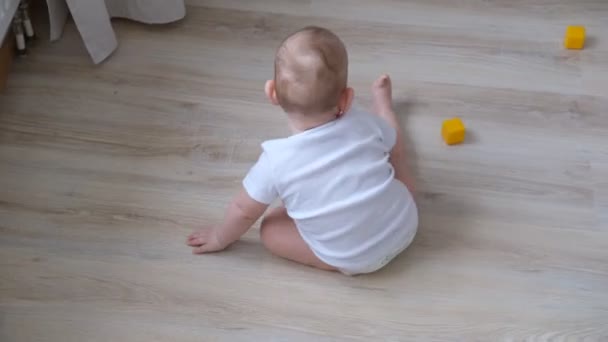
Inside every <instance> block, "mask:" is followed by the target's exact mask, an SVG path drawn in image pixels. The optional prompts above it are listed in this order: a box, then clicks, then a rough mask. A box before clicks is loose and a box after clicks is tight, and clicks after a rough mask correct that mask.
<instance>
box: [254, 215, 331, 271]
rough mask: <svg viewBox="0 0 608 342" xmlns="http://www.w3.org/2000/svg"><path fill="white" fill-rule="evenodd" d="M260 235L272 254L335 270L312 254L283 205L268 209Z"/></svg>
mask: <svg viewBox="0 0 608 342" xmlns="http://www.w3.org/2000/svg"><path fill="white" fill-rule="evenodd" d="M260 237H261V238H262V242H263V243H264V246H265V247H266V248H267V249H268V250H269V251H270V252H271V253H272V254H274V255H277V256H280V257H282V258H285V259H289V260H291V261H295V262H298V263H300V264H304V265H308V266H313V267H316V268H320V269H322V270H326V271H336V269H335V268H334V267H332V266H329V265H328V264H326V263H324V262H323V261H321V260H319V258H317V256H316V255H314V253H313V252H312V251H311V250H310V248H309V247H308V245H307V244H306V242H304V240H303V239H302V236H300V233H299V232H298V228H296V224H295V222H294V221H293V219H292V218H291V217H289V215H287V210H285V208H283V207H280V208H274V209H272V210H270V212H269V213H268V214H267V215H266V216H265V217H264V220H263V221H262V226H261V228H260Z"/></svg>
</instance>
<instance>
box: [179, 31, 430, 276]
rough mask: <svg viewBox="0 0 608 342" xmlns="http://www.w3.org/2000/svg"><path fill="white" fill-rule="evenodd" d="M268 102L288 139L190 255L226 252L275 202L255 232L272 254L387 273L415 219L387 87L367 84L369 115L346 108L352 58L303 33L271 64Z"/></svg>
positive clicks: (328, 35) (325, 35)
mask: <svg viewBox="0 0 608 342" xmlns="http://www.w3.org/2000/svg"><path fill="white" fill-rule="evenodd" d="M274 69H275V75H274V80H269V81H267V82H266V86H265V92H266V96H267V97H268V99H269V100H270V102H271V103H272V104H274V105H278V106H280V107H281V108H282V109H283V111H284V112H285V113H286V115H287V119H288V122H289V126H290V129H291V131H292V133H293V134H292V135H291V136H290V137H288V138H284V139H276V140H270V141H266V142H264V143H263V144H262V148H263V152H262V154H261V156H260V158H259V160H258V161H257V163H256V164H255V165H254V166H253V167H252V168H251V170H250V171H249V173H248V174H247V176H246V177H245V179H244V180H243V189H242V190H241V191H240V192H239V194H238V195H236V197H235V198H234V200H233V201H232V203H231V204H230V205H229V207H228V209H227V210H226V214H225V217H224V221H223V223H222V224H220V225H217V226H210V227H205V228H204V229H202V230H199V231H196V232H194V233H192V234H191V235H190V236H189V237H188V245H189V246H191V247H193V253H195V254H203V253H209V252H215V251H220V250H223V249H225V248H226V247H227V246H229V245H230V244H231V243H233V242H234V241H236V240H237V239H239V237H240V236H241V235H243V234H244V233H245V232H246V231H247V230H248V229H249V228H250V227H251V226H252V225H253V224H254V223H255V222H256V221H257V220H258V219H259V218H260V217H261V216H262V215H263V214H264V212H265V211H266V209H267V208H268V206H269V204H270V203H271V202H273V201H274V200H275V199H277V198H280V199H281V200H282V202H283V204H284V207H279V208H274V209H272V210H270V211H269V213H267V214H266V216H265V217H264V219H263V220H262V224H261V228H260V236H261V240H262V242H263V243H264V246H265V247H266V248H267V249H268V250H269V251H270V252H272V253H274V254H275V255H278V256H280V257H283V258H286V259H289V260H292V261H295V262H299V263H302V264H305V265H309V266H314V267H317V268H320V269H323V270H330V271H340V272H342V273H344V274H348V275H354V274H361V273H370V272H374V271H376V270H378V269H380V268H382V267H383V266H385V265H386V264H387V263H388V262H389V261H390V260H392V259H393V258H394V257H395V256H397V255H398V254H399V253H401V251H403V250H404V249H405V248H406V247H408V245H409V244H410V243H411V242H412V240H413V238H414V235H415V234H416V229H417V226H418V213H417V209H416V205H415V203H414V200H413V197H412V193H413V191H414V189H413V184H412V182H411V180H410V179H409V176H408V171H407V165H406V158H405V148H404V143H403V139H402V132H401V129H400V127H399V124H398V122H397V117H396V115H395V112H394V111H393V108H392V98H391V97H392V94H391V80H390V78H389V77H388V76H387V75H383V76H381V77H380V78H379V79H378V80H376V81H375V82H374V84H373V85H372V93H373V99H374V106H373V107H374V108H373V113H374V114H375V115H372V114H368V113H366V112H364V111H360V110H357V109H353V108H351V104H352V102H353V97H354V91H353V89H352V88H349V87H348V86H347V75H348V56H347V52H346V48H345V47H344V44H343V43H342V41H341V40H340V38H338V37H337V36H336V35H335V34H333V33H332V32H331V31H329V30H327V29H324V28H320V27H307V28H304V29H302V30H300V31H298V32H296V33H294V34H292V35H290V36H289V37H287V38H286V39H285V40H284V41H283V43H282V44H281V46H280V47H279V49H278V51H277V53H276V58H275V64H274Z"/></svg>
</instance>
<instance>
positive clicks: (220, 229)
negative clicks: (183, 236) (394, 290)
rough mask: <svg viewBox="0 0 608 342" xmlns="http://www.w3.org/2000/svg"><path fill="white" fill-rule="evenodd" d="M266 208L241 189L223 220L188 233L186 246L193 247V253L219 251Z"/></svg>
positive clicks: (244, 231) (237, 236)
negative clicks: (217, 223)
mask: <svg viewBox="0 0 608 342" xmlns="http://www.w3.org/2000/svg"><path fill="white" fill-rule="evenodd" d="M267 208H268V205H267V204H263V203H260V202H258V201H256V200H254V199H253V198H251V197H250V196H249V194H247V192H246V191H245V189H241V191H240V192H239V193H238V194H237V195H236V197H235V198H234V199H233V200H232V202H231V203H230V205H229V206H228V209H226V213H225V215H224V222H222V224H220V225H218V226H212V227H205V228H203V229H201V230H198V231H196V232H194V233H192V234H190V236H189V237H188V246H191V247H194V249H193V250H192V253H194V254H203V253H210V252H217V251H221V250H223V249H225V248H226V247H228V246H229V245H230V244H232V243H233V242H235V241H236V240H238V239H239V238H240V237H241V236H242V235H243V234H245V233H246V232H247V230H249V228H251V226H252V225H253V224H254V223H255V221H257V220H258V219H259V218H260V217H261V216H262V215H263V214H264V212H265V211H266V209H267Z"/></svg>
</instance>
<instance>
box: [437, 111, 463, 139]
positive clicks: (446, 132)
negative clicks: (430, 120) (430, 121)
mask: <svg viewBox="0 0 608 342" xmlns="http://www.w3.org/2000/svg"><path fill="white" fill-rule="evenodd" d="M441 135H442V136H443V140H444V141H445V143H446V144H448V145H454V144H459V143H461V142H463V141H464V135H465V128H464V123H462V120H460V119H459V118H453V119H449V120H445V121H444V122H443V127H442V128H441Z"/></svg>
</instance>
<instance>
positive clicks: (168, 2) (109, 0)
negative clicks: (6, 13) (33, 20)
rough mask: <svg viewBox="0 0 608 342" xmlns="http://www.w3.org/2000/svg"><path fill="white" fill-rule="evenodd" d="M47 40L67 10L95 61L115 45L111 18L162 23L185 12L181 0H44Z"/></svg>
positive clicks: (55, 35) (56, 35)
mask: <svg viewBox="0 0 608 342" xmlns="http://www.w3.org/2000/svg"><path fill="white" fill-rule="evenodd" d="M47 4H48V8H49V18H50V25H51V40H56V39H59V37H60V36H61V33H62V32H63V26H64V24H65V20H66V18H67V15H68V12H69V13H71V14H72V17H73V18H74V22H75V23H76V27H77V28H78V31H79V32H80V35H81V36H82V40H83V41H84V44H85V46H86V47H87V50H88V51H89V54H90V55H91V59H93V62H95V63H99V62H101V61H103V60H104V59H106V58H107V57H108V56H109V55H110V54H111V53H112V52H113V51H114V50H115V49H116V48H117V47H118V41H117V40H116V35H115V34H114V30H113V29H112V24H111V21H110V19H111V18H116V17H119V18H126V19H131V20H135V21H139V22H143V23H147V24H164V23H169V22H172V21H176V20H180V19H182V18H183V17H184V16H185V15H186V6H185V4H184V0H47Z"/></svg>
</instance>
